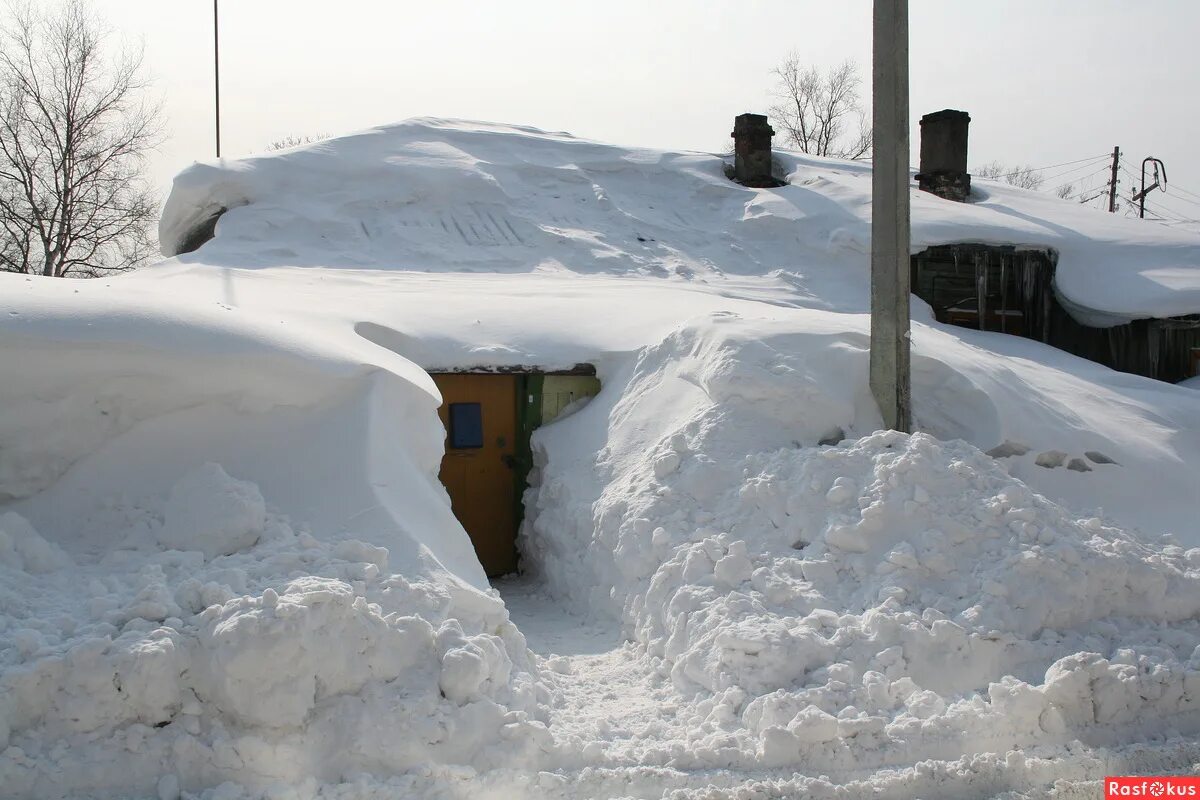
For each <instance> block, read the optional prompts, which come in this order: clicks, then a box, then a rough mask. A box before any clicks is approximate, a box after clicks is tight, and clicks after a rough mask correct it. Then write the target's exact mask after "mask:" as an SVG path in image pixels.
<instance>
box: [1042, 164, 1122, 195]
mask: <svg viewBox="0 0 1200 800" xmlns="http://www.w3.org/2000/svg"><path fill="white" fill-rule="evenodd" d="M1082 169H1086V167H1083V168H1082ZM1072 171H1074V170H1072ZM1107 171H1108V165H1107V164H1105V165H1104V166H1103V167H1101V168H1100V169H1098V170H1093V171H1092V172H1089V173H1088V174H1087V175H1081V176H1080V177H1078V178H1071V179H1070V180H1069V181H1066V182H1064V183H1060V184H1059V185H1058V186H1055V187H1054V188H1053V189H1051V191H1055V192H1056V191H1058V190H1059V189H1061V188H1063V187H1064V186H1070V185H1071V184H1072V183H1076V182H1078V181H1083V180H1087V179H1088V178H1090V177H1092V176H1093V175H1099V174H1100V173H1101V172H1107ZM1065 174H1066V173H1062V174H1060V175H1057V176H1055V177H1059V178H1061V177H1062V176H1063V175H1065ZM1086 191H1090V190H1089V189H1084V190H1082V191H1080V192H1079V194H1083V192H1086Z"/></svg>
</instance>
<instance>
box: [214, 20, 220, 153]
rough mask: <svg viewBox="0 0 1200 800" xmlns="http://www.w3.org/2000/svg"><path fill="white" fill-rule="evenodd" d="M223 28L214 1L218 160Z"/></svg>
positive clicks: (218, 148)
mask: <svg viewBox="0 0 1200 800" xmlns="http://www.w3.org/2000/svg"><path fill="white" fill-rule="evenodd" d="M220 33H221V27H220V25H218V24H217V0H213V81H214V84H215V89H216V92H215V97H216V121H217V158H220V157H221V45H220Z"/></svg>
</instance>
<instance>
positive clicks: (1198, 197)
mask: <svg viewBox="0 0 1200 800" xmlns="http://www.w3.org/2000/svg"><path fill="white" fill-rule="evenodd" d="M1171 188H1172V189H1174V190H1175V191H1177V192H1183V193H1184V194H1187V195H1191V196H1192V197H1194V198H1196V199H1197V200H1200V194H1196V193H1195V192H1189V191H1188V190H1187V189H1184V188H1183V187H1182V186H1179V185H1178V184H1174V183H1172V184H1171Z"/></svg>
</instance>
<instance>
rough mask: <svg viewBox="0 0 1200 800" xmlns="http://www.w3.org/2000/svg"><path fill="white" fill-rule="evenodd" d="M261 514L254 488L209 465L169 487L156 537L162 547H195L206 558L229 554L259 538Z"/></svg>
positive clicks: (261, 504)
mask: <svg viewBox="0 0 1200 800" xmlns="http://www.w3.org/2000/svg"><path fill="white" fill-rule="evenodd" d="M266 517H267V506H266V503H265V502H264V501H263V496H262V493H261V492H259V490H258V487H257V486H255V485H254V484H253V483H249V482H248V481H239V480H236V479H234V478H231V477H229V476H228V475H227V474H225V470H223V469H221V465H220V464H213V463H208V464H204V465H202V466H200V467H197V468H196V469H195V470H193V471H191V472H189V473H188V474H187V475H185V476H184V477H182V478H180V479H179V482H178V483H176V484H175V485H174V486H173V487H172V488H171V494H170V496H169V497H168V498H167V508H166V518H165V519H164V520H163V526H162V528H160V529H159V531H158V540H159V542H161V543H162V545H163V546H164V547H170V548H174V549H176V550H199V551H200V552H201V553H204V555H205V556H206V557H208V558H213V557H214V556H220V555H229V554H230V553H236V552H237V551H238V550H244V549H246V548H247V547H249V546H251V545H252V544H254V543H255V542H257V541H258V537H259V536H260V535H261V534H262V529H263V523H264V522H265V521H266Z"/></svg>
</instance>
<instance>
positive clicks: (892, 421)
mask: <svg viewBox="0 0 1200 800" xmlns="http://www.w3.org/2000/svg"><path fill="white" fill-rule="evenodd" d="M873 37H874V59H873V67H872V78H873V80H872V112H873V114H872V116H873V122H872V125H873V128H874V131H873V134H874V153H873V155H872V170H871V173H872V177H871V377H870V382H871V392H872V394H873V395H874V396H875V402H876V403H878V404H879V411H880V414H881V415H882V416H883V423H884V425H885V426H886V427H888V428H889V429H891V430H897V431H905V432H907V431H909V430H911V429H912V411H911V388H910V376H909V371H910V370H909V362H910V339H909V309H908V297H909V291H910V288H909V284H910V280H911V275H910V268H909V252H908V251H909V196H908V193H909V186H908V184H909V175H908V0H875V6H874V34H873Z"/></svg>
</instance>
